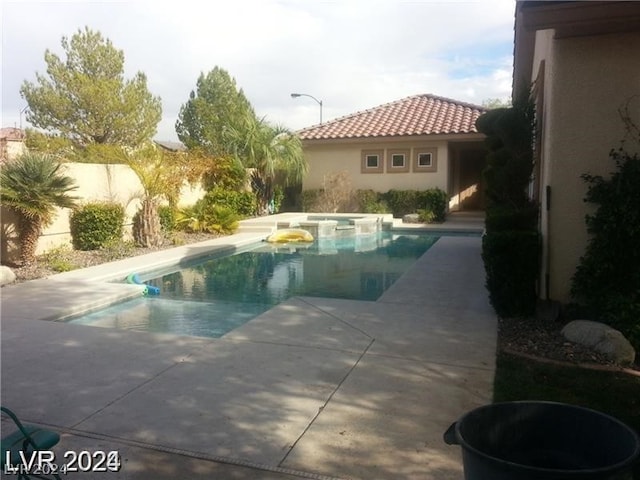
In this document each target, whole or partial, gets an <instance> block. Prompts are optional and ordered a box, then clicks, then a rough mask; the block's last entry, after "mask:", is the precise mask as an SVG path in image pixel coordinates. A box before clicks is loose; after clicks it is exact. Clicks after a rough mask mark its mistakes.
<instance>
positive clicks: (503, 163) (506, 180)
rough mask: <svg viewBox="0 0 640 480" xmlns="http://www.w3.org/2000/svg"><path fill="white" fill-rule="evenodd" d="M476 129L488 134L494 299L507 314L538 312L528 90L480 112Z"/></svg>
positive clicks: (489, 274) (486, 246) (488, 237)
mask: <svg viewBox="0 0 640 480" xmlns="http://www.w3.org/2000/svg"><path fill="white" fill-rule="evenodd" d="M476 127H477V128H478V130H479V131H480V132H482V133H484V134H485V135H486V136H487V137H486V140H485V145H486V146H487V149H488V153H487V167H486V168H485V170H484V172H483V175H484V178H485V184H486V193H487V199H488V202H487V203H488V204H487V209H486V220H485V226H486V232H487V233H486V234H485V236H484V237H483V239H482V259H483V261H484V267H485V272H486V279H487V283H486V285H487V289H488V290H489V299H490V301H491V305H492V306H493V308H494V309H495V311H496V313H497V314H498V315H499V316H501V317H503V318H505V317H506V318H508V317H527V316H530V315H533V314H534V313H535V310H536V304H537V291H536V289H537V277H538V271H539V263H540V260H539V258H540V235H539V233H538V232H537V230H536V227H537V213H538V208H537V205H535V204H533V203H532V202H531V200H530V199H529V197H528V195H527V187H528V185H529V180H530V178H531V172H532V171H533V149H532V147H531V146H532V144H533V131H534V130H533V129H534V110H533V104H532V103H531V101H530V99H529V97H528V93H527V95H526V96H523V97H521V98H519V99H517V100H516V101H515V102H514V105H513V107H511V108H497V109H495V110H490V111H488V112H487V113H485V114H483V115H481V116H480V117H479V118H478V120H477V121H476Z"/></svg>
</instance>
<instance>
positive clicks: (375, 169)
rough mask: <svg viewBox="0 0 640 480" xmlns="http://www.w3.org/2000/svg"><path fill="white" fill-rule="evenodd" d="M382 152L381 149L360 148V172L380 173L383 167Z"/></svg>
mask: <svg viewBox="0 0 640 480" xmlns="http://www.w3.org/2000/svg"><path fill="white" fill-rule="evenodd" d="M383 154H384V151H383V150H362V161H361V163H360V173H382V172H383V169H384V165H383V163H382V156H383Z"/></svg>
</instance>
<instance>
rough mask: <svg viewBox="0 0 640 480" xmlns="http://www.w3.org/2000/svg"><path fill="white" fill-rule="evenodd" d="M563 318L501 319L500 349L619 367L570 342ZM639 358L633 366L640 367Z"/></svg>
mask: <svg viewBox="0 0 640 480" xmlns="http://www.w3.org/2000/svg"><path fill="white" fill-rule="evenodd" d="M564 325H565V323H564V322H561V321H551V320H539V319H536V318H528V319H513V318H509V319H500V320H499V323H498V348H499V349H501V350H503V351H507V352H512V353H522V354H526V355H533V356H535V357H541V358H546V359H550V360H556V361H560V362H566V363H574V364H578V363H579V364H596V365H605V366H611V367H615V366H616V365H615V364H614V362H612V361H610V360H609V359H608V358H607V357H605V356H604V355H602V354H600V353H598V352H597V351H595V350H593V349H592V348H589V347H586V346H582V345H578V344H577V343H572V342H569V341H567V340H566V339H565V338H564V336H563V335H562V333H561V330H562V327H564ZM638 362H639V359H638V358H637V357H636V364H635V365H633V366H632V367H631V368H632V369H635V370H640V364H639V363H638Z"/></svg>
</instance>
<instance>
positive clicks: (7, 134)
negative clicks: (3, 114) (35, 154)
mask: <svg viewBox="0 0 640 480" xmlns="http://www.w3.org/2000/svg"><path fill="white" fill-rule="evenodd" d="M25 140H26V134H25V132H24V130H22V129H21V128H16V127H3V128H0V163H4V162H6V161H8V160H13V159H14V158H16V157H19V156H20V155H22V154H23V153H25V152H26V148H27V147H26V145H25Z"/></svg>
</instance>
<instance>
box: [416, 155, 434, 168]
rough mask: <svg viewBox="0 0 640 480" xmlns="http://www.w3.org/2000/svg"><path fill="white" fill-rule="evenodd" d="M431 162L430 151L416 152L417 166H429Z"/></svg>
mask: <svg viewBox="0 0 640 480" xmlns="http://www.w3.org/2000/svg"><path fill="white" fill-rule="evenodd" d="M432 164H433V160H432V156H431V153H419V154H418V166H419V167H431V166H432Z"/></svg>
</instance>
